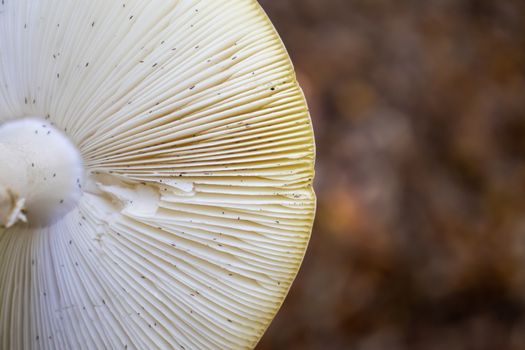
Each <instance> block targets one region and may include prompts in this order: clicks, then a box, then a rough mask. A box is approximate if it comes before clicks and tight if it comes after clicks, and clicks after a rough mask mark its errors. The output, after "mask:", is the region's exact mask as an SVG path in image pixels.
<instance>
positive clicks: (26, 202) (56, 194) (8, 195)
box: [0, 118, 83, 228]
mask: <svg viewBox="0 0 525 350" xmlns="http://www.w3.org/2000/svg"><path fill="white" fill-rule="evenodd" d="M0 164H1V167H0V227H5V228H9V227H11V226H13V225H15V224H17V223H18V222H27V223H29V224H30V225H32V226H42V225H48V224H51V223H54V222H56V221H57V220H58V219H59V218H61V217H62V216H63V215H65V214H66V213H67V212H69V211H70V210H71V209H72V208H73V207H74V206H75V204H76V202H77V200H78V198H79V197H80V194H81V184H82V182H81V181H82V178H83V176H82V175H83V167H82V161H81V157H80V154H79V153H78V151H77V150H76V148H75V147H74V146H73V144H72V143H71V142H70V141H69V139H68V138H67V137H66V136H65V135H63V134H62V133H61V132H59V131H58V130H57V129H56V128H54V127H53V126H52V125H51V124H50V123H47V122H46V121H44V120H41V119H36V118H27V119H18V120H14V121H10V122H6V123H4V124H2V125H0Z"/></svg>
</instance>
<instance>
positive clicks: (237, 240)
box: [0, 0, 315, 349]
mask: <svg viewBox="0 0 525 350" xmlns="http://www.w3.org/2000/svg"><path fill="white" fill-rule="evenodd" d="M28 116H40V117H41V118H42V119H44V120H47V122H49V123H51V124H53V125H54V127H56V128H57V129H59V130H62V131H63V132H64V134H65V135H67V137H68V138H69V140H70V141H71V143H72V144H73V145H74V146H75V147H76V149H78V151H79V153H80V155H81V157H82V161H83V170H84V172H85V174H84V180H83V187H82V192H81V193H80V194H79V195H78V197H79V198H78V199H77V200H76V205H75V206H74V207H73V208H71V210H68V212H67V213H62V214H63V216H62V217H61V218H60V219H59V220H56V221H50V222H49V224H47V225H43V226H42V225H40V226H38V225H37V226H33V225H30V224H29V223H28V224H25V223H23V222H18V223H17V224H15V225H14V226H12V227H10V228H0V348H2V349H22V348H24V349H104V348H108V349H123V348H127V349H168V348H169V349H171V348H173V349H217V348H220V349H245V348H253V347H254V346H255V345H256V344H257V342H258V340H259V339H260V337H261V336H262V334H263V333H264V331H265V330H266V328H267V327H268V325H269V323H270V322H271V320H272V319H273V317H274V315H275V314H276V312H277V311H278V309H279V307H280V305H281V304H282V302H283V300H284V298H285V296H286V294H287V292H288V290H289V288H290V286H291V283H292V282H293V280H294V278H295V276H296V274H297V271H298V269H299V266H300V264H301V262H302V259H303V256H304V254H305V250H306V247H307V244H308V241H309V237H310V233H311V229H312V223H313V218H314V213H315V195H314V193H313V189H312V180H313V174H314V170H313V169H314V158H315V145H314V138H313V131H312V126H311V122H310V117H309V113H308V109H307V106H306V102H305V99H304V96H303V94H302V91H301V89H300V87H299V86H298V83H297V81H296V78H295V73H294V70H293V67H292V64H291V62H290V59H289V57H288V54H287V52H286V50H285V48H284V46H283V44H282V42H281V40H280V38H279V36H278V34H277V33H276V31H275V29H274V28H273V26H272V24H271V23H270V21H269V19H268V18H267V16H266V15H265V13H264V11H263V10H262V9H261V7H260V6H259V5H258V3H257V2H256V1H254V0H151V1H143V0H130V1H122V2H117V1H108V0H83V1H63V0H42V1H32V0H16V1H15V0H2V2H1V3H0V123H5V122H7V121H13V120H18V119H23V118H26V117H28ZM2 125H3V124H0V130H1V128H2ZM4 127H5V125H4ZM0 135H1V132H0ZM1 144H2V139H1V138H0V145H1ZM0 150H1V148H0ZM50 157H51V156H50ZM62 165H63V164H62ZM57 166H61V165H57ZM13 176H16V174H13ZM0 185H2V184H0ZM42 186H44V185H42ZM0 187H1V186H0ZM0 189H1V188H0ZM0 195H2V194H1V193H0ZM28 210H29V211H30V210H31V208H28Z"/></svg>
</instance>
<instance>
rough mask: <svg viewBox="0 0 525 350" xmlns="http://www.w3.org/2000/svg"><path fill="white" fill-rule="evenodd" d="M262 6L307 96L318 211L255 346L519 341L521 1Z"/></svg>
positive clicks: (393, 349) (369, 349)
mask: <svg viewBox="0 0 525 350" xmlns="http://www.w3.org/2000/svg"><path fill="white" fill-rule="evenodd" d="M260 3H261V5H262V6H263V7H264V9H265V10H266V11H267V13H268V15H269V16H270V18H271V19H272V21H273V22H274V24H275V26H276V27H277V29H278V31H279V32H280V34H281V36H282V38H283V41H284V42H285V44H286V46H287V48H288V50H289V52H290V55H291V56H292V59H293V61H294V64H295V66H296V70H297V74H298V79H299V81H300V82H301V84H302V86H303V88H304V90H305V93H306V95H307V98H308V101H309V105H310V109H311V114H312V118H313V122H314V125H315V131H316V139H317V145H318V149H317V152H318V154H317V167H316V168H317V179H316V191H317V195H318V212H317V219H316V222H315V227H314V230H313V235H312V239H311V243H310V247H309V250H308V252H307V255H306V257H305V260H304V265H303V267H302V269H301V271H300V273H299V276H298V278H297V280H296V282H295V284H294V285H293V287H292V289H291V291H290V294H289V296H288V298H287V300H286V302H285V304H284V305H283V307H282V309H281V311H280V313H279V314H278V316H277V318H276V319H275V320H274V322H273V323H272V325H271V326H270V328H269V330H268V332H267V333H266V335H265V336H264V337H263V339H262V341H261V342H260V344H259V346H258V350H268V349H292V350H293V349H301V350H309V349H328V350H330V349H352V350H353V349H355V350H382V349H385V350H397V349H400V350H405V349H408V350H411V349H418V350H419V349H422V350H434V349H436V350H444V349H446V350H456V349H458V350H464V349H466V350H469V349H473V350H474V349H475V350H477V349H487V350H488V349H490V350H492V349H494V350H504V349H513V350H514V349H515V350H523V349H525V1H522V0H514V1H513V0H502V1H500V0H412V1H410V0H406V1H405V0H395V1H394V0H260Z"/></svg>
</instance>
